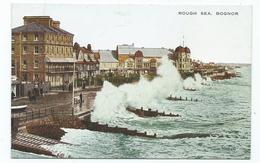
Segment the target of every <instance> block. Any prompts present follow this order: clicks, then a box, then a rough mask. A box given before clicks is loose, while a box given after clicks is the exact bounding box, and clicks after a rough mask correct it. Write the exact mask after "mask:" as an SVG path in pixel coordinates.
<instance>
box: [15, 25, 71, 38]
mask: <svg viewBox="0 0 260 163" xmlns="http://www.w3.org/2000/svg"><path fill="white" fill-rule="evenodd" d="M12 32H13V33H20V32H39V33H44V32H48V33H55V34H61V35H72V36H73V34H72V33H70V32H67V31H65V30H63V29H61V28H54V27H49V26H45V25H42V24H39V23H36V22H32V23H29V24H26V25H23V26H19V27H16V28H13V29H12Z"/></svg>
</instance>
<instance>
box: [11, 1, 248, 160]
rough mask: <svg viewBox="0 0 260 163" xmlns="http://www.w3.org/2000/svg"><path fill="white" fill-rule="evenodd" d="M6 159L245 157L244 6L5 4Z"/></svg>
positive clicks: (245, 54)
mask: <svg viewBox="0 0 260 163" xmlns="http://www.w3.org/2000/svg"><path fill="white" fill-rule="evenodd" d="M11 28H12V29H11V32H12V34H11V36H12V39H11V42H10V44H11V48H12V50H11V54H10V59H11V61H12V66H11V72H12V79H11V90H10V94H11V99H12V101H11V105H12V106H11V119H12V123H11V128H12V133H11V137H12V138H11V144H12V145H11V148H12V149H11V157H12V158H14V159H22V158H43V159H44V158H84V159H87V158H92V159H101V158H112V159H137V158H138V159H139V158H142V159H239V160H248V159H250V158H251V157H250V156H251V51H252V49H251V47H252V41H251V40H252V36H251V33H252V7H251V6H243V5H240V6H225V5H222V6H210V5H208V6H200V5H197V6H192V5H148V4H139V5H138V4H129V5H126V4H125V5H124V4H110V5H106V4H96V5H95V4H82V5H80V4H46V3H45V4H22V3H20V4H12V6H11Z"/></svg>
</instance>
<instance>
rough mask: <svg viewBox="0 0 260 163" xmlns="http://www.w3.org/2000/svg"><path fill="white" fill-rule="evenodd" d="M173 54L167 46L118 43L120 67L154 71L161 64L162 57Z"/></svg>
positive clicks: (117, 52) (117, 50) (117, 54)
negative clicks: (148, 46)
mask: <svg viewBox="0 0 260 163" xmlns="http://www.w3.org/2000/svg"><path fill="white" fill-rule="evenodd" d="M165 55H172V52H170V51H169V50H168V49H166V48H144V47H142V48H138V47H135V46H134V44H132V45H126V44H123V45H118V46H117V48H116V57H117V59H118V61H119V68H121V69H126V70H133V71H139V72H144V73H146V72H154V71H156V68H157V67H158V66H159V65H160V64H161V58H162V57H163V56H165Z"/></svg>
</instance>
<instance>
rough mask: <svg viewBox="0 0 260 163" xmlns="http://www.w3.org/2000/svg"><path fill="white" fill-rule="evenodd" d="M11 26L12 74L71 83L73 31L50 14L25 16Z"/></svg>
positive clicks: (57, 83) (56, 83) (53, 83)
mask: <svg viewBox="0 0 260 163" xmlns="http://www.w3.org/2000/svg"><path fill="white" fill-rule="evenodd" d="M23 20H24V25H22V26H19V27H16V28H13V29H12V75H16V76H17V78H18V80H19V81H28V82H44V81H46V82H50V84H51V86H52V87H60V86H64V85H68V84H69V83H70V82H71V81H72V74H73V63H74V62H75V59H74V58H73V36H74V35H73V34H71V33H69V32H67V31H65V30H63V29H62V28H60V22H59V21H54V20H53V19H52V18H51V17H49V16H24V17H23Z"/></svg>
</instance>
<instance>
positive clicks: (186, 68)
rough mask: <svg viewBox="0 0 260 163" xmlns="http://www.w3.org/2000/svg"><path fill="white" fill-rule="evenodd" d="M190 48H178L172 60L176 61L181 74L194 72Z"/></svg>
mask: <svg viewBox="0 0 260 163" xmlns="http://www.w3.org/2000/svg"><path fill="white" fill-rule="evenodd" d="M190 54H191V53H190V49H189V48H188V47H182V46H178V47H177V48H176V49H175V51H174V54H173V57H172V59H173V60H174V61H175V66H176V68H177V69H178V70H179V71H180V72H192V71H193V66H192V59H191V56H190Z"/></svg>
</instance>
